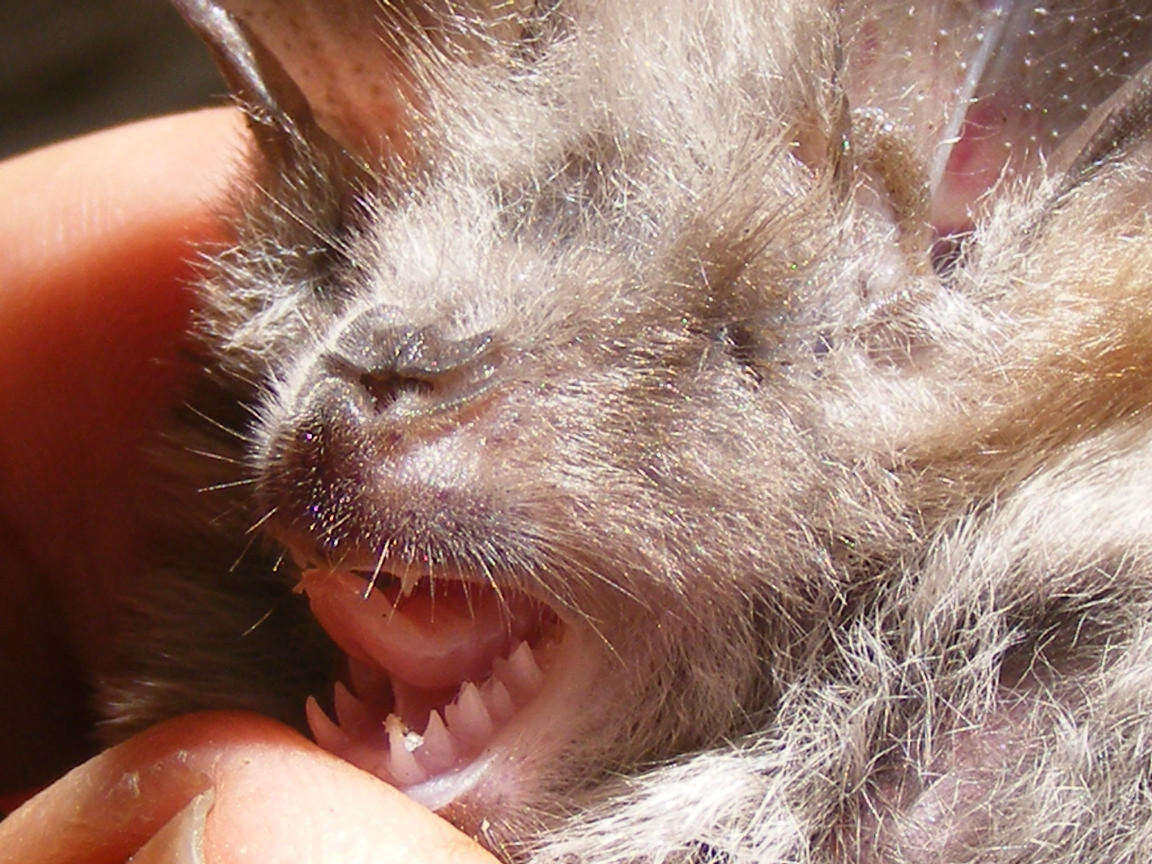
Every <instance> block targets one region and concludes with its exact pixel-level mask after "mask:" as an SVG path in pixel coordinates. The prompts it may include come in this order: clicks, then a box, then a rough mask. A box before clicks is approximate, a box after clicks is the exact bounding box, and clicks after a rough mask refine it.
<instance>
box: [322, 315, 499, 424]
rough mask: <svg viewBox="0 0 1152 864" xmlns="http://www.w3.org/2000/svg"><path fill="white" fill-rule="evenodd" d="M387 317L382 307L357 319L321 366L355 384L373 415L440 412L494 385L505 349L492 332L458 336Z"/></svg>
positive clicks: (461, 405) (402, 416) (325, 356)
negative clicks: (389, 319)
mask: <svg viewBox="0 0 1152 864" xmlns="http://www.w3.org/2000/svg"><path fill="white" fill-rule="evenodd" d="M382 319H383V316H382V315H381V313H379V312H377V311H376V310H368V311H367V312H364V313H362V314H361V315H359V316H357V317H356V318H355V319H353V320H352V321H351V322H350V323H349V324H348V325H347V326H346V327H345V328H344V330H343V331H342V332H341V333H340V334H339V335H338V337H337V338H336V341H335V346H334V347H333V348H332V349H330V350H328V351H326V352H325V353H324V355H323V357H322V359H321V363H320V370H319V372H320V374H321V375H328V376H331V377H333V378H336V379H340V380H342V381H344V382H347V383H348V384H350V385H353V392H354V395H355V398H357V399H358V400H359V401H360V402H361V404H362V408H363V409H365V410H367V411H368V412H369V413H371V414H375V415H385V414H391V415H392V416H394V417H395V418H396V419H402V418H410V417H415V416H421V415H429V414H440V413H443V412H446V411H452V410H454V409H457V408H461V407H463V406H464V405H466V404H467V403H468V402H470V401H472V400H473V399H474V398H476V397H477V396H479V395H480V394H482V393H484V392H486V391H487V390H488V389H489V388H490V386H491V384H492V382H493V379H494V375H495V372H496V368H497V365H498V363H499V356H500V353H501V352H500V350H499V346H498V344H497V341H496V339H495V338H494V336H493V335H492V333H491V332H484V333H477V334H471V335H467V336H464V337H462V338H455V337H450V336H447V335H445V333H444V332H443V331H442V330H441V329H440V328H438V327H435V326H404V325H396V324H394V323H391V322H389V321H387V320H382Z"/></svg>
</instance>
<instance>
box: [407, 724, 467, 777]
mask: <svg viewBox="0 0 1152 864" xmlns="http://www.w3.org/2000/svg"><path fill="white" fill-rule="evenodd" d="M458 749H459V748H458V747H457V746H456V739H455V738H454V737H453V736H452V733H451V732H449V731H448V727H447V726H445V725H444V720H443V718H441V717H440V712H439V711H433V712H432V713H431V714H429V715H428V727H427V728H426V729H425V730H424V742H423V743H422V744H421V745H420V749H419V750H417V751H416V753H415V756H416V758H417V760H419V762H420V764H422V765H423V766H424V767H425V768H427V769H428V770H429V771H443V770H444V769H446V768H450V767H451V766H452V765H453V764H454V763H455V762H456V759H457V758H458V756H459V752H458Z"/></svg>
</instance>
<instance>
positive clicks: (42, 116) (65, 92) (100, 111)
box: [0, 0, 226, 158]
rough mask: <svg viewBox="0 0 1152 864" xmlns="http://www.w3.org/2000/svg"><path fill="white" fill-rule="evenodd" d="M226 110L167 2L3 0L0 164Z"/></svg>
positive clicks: (221, 92)
mask: <svg viewBox="0 0 1152 864" xmlns="http://www.w3.org/2000/svg"><path fill="white" fill-rule="evenodd" d="M225 101H226V96H225V89H224V85H223V84H222V83H221V81H220V79H219V77H218V76H217V74H216V71H215V69H214V67H213V66H212V62H211V60H210V59H209V56H208V52H207V51H206V50H205V49H204V48H203V47H202V46H201V44H200V42H199V40H197V39H196V37H195V36H194V35H193V34H192V32H191V30H190V29H189V28H188V27H187V26H186V25H185V24H184V22H183V21H182V20H181V18H180V16H179V15H178V14H176V12H174V11H173V10H172V9H171V8H170V7H169V6H168V4H167V3H166V2H164V0H0V158H4V157H6V156H11V155H13V154H15V153H19V152H21V151H23V150H29V149H32V148H33V147H38V146H40V145H41V144H47V143H50V142H52V141H56V140H59V139H61V138H69V137H72V136H74V135H79V134H82V133H84V132H89V131H92V130H95V129H101V128H104V127H106V126H112V125H115V124H117V123H122V122H125V121H128V120H133V119H137V118H140V117H148V116H152V115H155V114H164V113H168V112H171V111H181V110H185V109H188V108H195V107H198V106H203V105H212V104H221V103H223V102H225Z"/></svg>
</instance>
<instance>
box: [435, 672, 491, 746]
mask: <svg viewBox="0 0 1152 864" xmlns="http://www.w3.org/2000/svg"><path fill="white" fill-rule="evenodd" d="M444 714H445V719H446V720H447V721H448V727H449V728H450V729H451V730H452V732H453V733H455V734H456V735H459V736H461V737H462V738H465V739H467V740H468V741H470V742H472V743H473V744H477V745H483V744H485V743H486V742H487V741H488V739H489V738H491V737H492V732H493V726H492V717H491V716H490V715H489V714H488V709H487V708H485V707H484V700H483V699H482V698H481V697H480V691H479V690H478V689H476V685H475V684H473V683H472V682H471V681H467V682H465V684H464V686H463V687H461V688H460V695H459V696H457V697H456V701H455V702H454V703H453V704H451V705H449V706H448V707H447V708H445V709H444Z"/></svg>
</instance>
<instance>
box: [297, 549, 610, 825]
mask: <svg viewBox="0 0 1152 864" xmlns="http://www.w3.org/2000/svg"><path fill="white" fill-rule="evenodd" d="M301 588H302V590H303V591H304V593H305V594H306V595H307V596H308V600H309V603H310V605H311V607H312V611H313V613H314V614H315V615H316V617H317V619H318V620H319V622H320V624H321V625H322V626H323V627H324V629H325V630H326V631H327V632H328V634H329V635H330V636H331V637H332V639H333V641H335V642H336V644H337V645H338V646H339V647H340V648H341V649H342V650H343V651H344V652H345V653H346V654H347V656H348V680H347V682H346V683H345V682H338V683H337V684H336V686H335V690H334V698H333V702H334V706H335V715H336V719H335V721H333V720H332V719H331V718H330V717H329V716H328V714H326V713H325V711H324V710H323V709H322V708H321V707H320V705H319V704H318V702H317V701H316V699H315V698H309V700H308V704H307V717H308V723H309V726H310V727H311V730H312V733H313V735H314V737H315V739H316V741H317V743H318V744H320V746H322V747H324V748H325V749H327V750H330V751H331V752H333V753H335V754H336V755H338V756H341V757H342V758H345V759H347V760H348V761H350V762H352V763H353V764H355V765H357V766H359V767H360V768H363V769H364V770H366V771H369V772H370V773H372V774H375V775H376V776H377V777H380V778H381V779H383V780H385V781H386V782H388V783H390V784H392V785H394V786H396V787H398V788H401V789H403V790H404V791H405V792H406V793H407V794H409V795H410V796H411V797H413V798H415V799H416V800H418V801H420V802H421V803H423V804H425V805H427V806H428V807H431V808H433V809H441V808H444V807H447V806H449V805H453V804H462V803H466V804H467V805H468V806H469V808H470V809H471V808H477V809H481V810H490V809H492V808H496V807H499V805H501V804H507V803H511V802H514V801H516V800H517V799H520V798H522V797H523V795H524V793H525V792H526V791H527V790H525V789H524V788H523V787H524V785H525V784H528V785H532V784H531V779H530V778H531V777H532V775H535V774H538V773H540V772H541V771H547V768H546V765H547V763H549V762H550V761H552V760H553V759H555V758H557V757H558V756H559V755H560V753H561V752H562V751H565V750H568V749H569V748H570V747H571V746H572V744H573V742H574V740H575V739H577V738H578V737H579V736H580V735H581V734H583V733H584V732H586V731H587V728H588V711H589V708H590V706H591V704H592V703H594V702H595V701H596V699H595V696H594V690H595V687H596V681H597V679H598V676H599V675H600V674H601V671H602V664H601V660H600V658H601V657H602V656H603V653H602V651H600V650H596V648H595V646H594V644H593V643H592V640H591V639H590V634H588V633H586V632H584V631H585V628H584V627H582V626H581V625H579V624H576V623H573V622H567V621H565V620H563V619H562V618H561V617H560V616H559V615H558V614H557V613H556V612H554V611H553V610H552V609H550V608H549V607H548V606H546V605H544V604H543V603H540V602H538V601H536V600H535V599H533V598H531V597H529V596H527V595H525V594H523V593H521V592H517V591H515V590H513V589H510V588H507V587H504V586H500V585H498V584H496V583H491V584H489V583H487V582H484V581H481V580H478V579H474V578H472V577H471V576H470V575H469V574H461V573H456V572H435V571H429V570H428V569H427V568H422V569H421V571H420V572H419V573H417V572H416V571H415V570H414V569H413V568H412V567H411V566H402V565H397V566H390V565H389V563H388V562H384V563H383V564H382V565H380V566H377V565H372V566H369V567H366V568H364V569H356V568H340V569H329V568H325V569H314V570H306V571H305V572H304V574H303V578H302V581H301Z"/></svg>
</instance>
